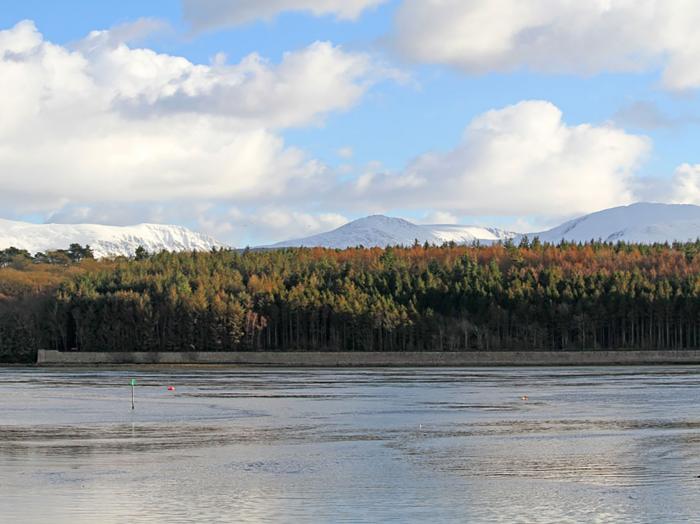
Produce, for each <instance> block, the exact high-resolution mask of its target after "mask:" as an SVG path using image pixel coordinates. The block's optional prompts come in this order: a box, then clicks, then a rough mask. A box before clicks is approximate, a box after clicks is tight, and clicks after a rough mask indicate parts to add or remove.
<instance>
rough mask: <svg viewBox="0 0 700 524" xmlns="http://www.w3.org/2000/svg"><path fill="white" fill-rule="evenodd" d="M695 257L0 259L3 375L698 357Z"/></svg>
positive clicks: (514, 251) (654, 249)
mask: <svg viewBox="0 0 700 524" xmlns="http://www.w3.org/2000/svg"><path fill="white" fill-rule="evenodd" d="M699 328H700V241H699V242H694V243H682V244H672V245H669V244H658V245H634V244H624V243H619V244H606V243H600V242H591V243H587V244H569V243H562V244H559V245H546V244H541V243H540V242H539V241H538V240H537V239H534V240H532V241H528V240H527V239H523V240H522V241H521V242H520V243H519V244H513V243H511V242H506V243H501V244H495V245H489V246H479V245H472V246H457V245H454V244H452V245H443V246H439V247H438V246H430V245H418V244H416V245H413V246H410V247H391V248H386V249H379V248H363V247H358V248H352V249H345V250H329V249H321V248H318V249H315V248H314V249H311V248H305V249H302V248H299V249H279V250H215V251H212V252H206V253H202V252H199V253H196V252H195V253H170V252H162V253H158V254H148V253H146V252H145V251H144V250H140V251H139V253H138V254H137V256H135V257H132V258H130V259H127V258H114V259H103V260H95V259H94V258H93V257H92V253H91V251H90V249H89V247H85V248H83V247H81V246H78V245H75V244H74V245H72V246H71V247H70V248H69V249H67V250H61V251H58V252H51V253H41V254H37V255H35V256H32V255H30V254H29V253H26V252H22V251H20V250H12V249H9V250H4V251H0V361H4V362H30V361H32V360H33V359H35V356H36V351H37V349H38V348H46V349H59V350H74V351H91V350H92V351H234V350H235V351H248V350H266V351H285V350H301V351H306V350H327V351H341V350H343V351H480V350H508V349H519V350H527V349H548V350H564V349H567V350H576V349H669V350H672V349H682V348H699V347H700V329H699Z"/></svg>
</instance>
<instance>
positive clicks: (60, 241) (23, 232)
mask: <svg viewBox="0 0 700 524" xmlns="http://www.w3.org/2000/svg"><path fill="white" fill-rule="evenodd" d="M74 243H75V244H80V245H83V246H84V245H86V244H87V245H89V246H90V247H91V248H92V250H93V253H94V254H95V256H96V257H98V258H101V257H107V256H117V255H124V256H130V255H133V254H134V251H136V248H137V247H139V246H143V247H144V248H145V249H146V250H147V251H149V252H151V253H156V252H159V251H163V250H168V251H209V250H211V249H212V248H214V247H218V248H221V247H225V246H224V245H223V244H221V243H219V242H217V241H216V240H214V239H213V238H211V237H208V236H206V235H203V234H201V233H196V232H194V231H191V230H189V229H187V228H185V227H181V226H169V225H158V224H139V225H137V226H124V227H121V226H102V225H96V224H31V223H28V222H16V221H13V220H2V219H0V249H5V248H8V247H16V248H18V249H26V250H27V251H29V252H30V253H32V254H34V253H37V252H39V251H42V252H45V251H49V250H53V249H67V248H68V246H70V244H74Z"/></svg>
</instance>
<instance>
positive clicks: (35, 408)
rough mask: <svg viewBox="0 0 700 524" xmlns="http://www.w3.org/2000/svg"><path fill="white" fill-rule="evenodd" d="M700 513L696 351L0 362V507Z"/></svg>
mask: <svg viewBox="0 0 700 524" xmlns="http://www.w3.org/2000/svg"><path fill="white" fill-rule="evenodd" d="M131 378H135V379H136V387H135V409H134V410H133V411H132V409H131V387H130V385H129V381H130V379H131ZM168 386H172V387H173V388H174V391H169V390H168ZM523 397H527V398H526V399H525V398H523ZM699 516H700V369H698V368H695V367H646V368H626V367H625V368H614V367H608V368H518V369H514V368H498V369H495V368H494V369H377V370H367V369H361V370H360V369H355V370H350V369H348V370H338V369H300V370H297V369H284V370H279V369H237V370H225V371H222V370H185V371H183V370H176V371H167V370H163V371H149V370H143V369H141V370H139V369H135V370H131V371H124V370H119V371H85V370H45V369H18V368H14V369H13V368H7V369H2V368H0V521H2V522H8V523H23V522H51V523H59V524H61V523H71V524H76V523H83V522H86V523H88V522H89V523H95V522H100V523H112V522H114V523H152V522H159V523H161V522H162V523H181V522H207V523H209V522H402V523H403V522H684V521H693V522H697V520H698V518H699Z"/></svg>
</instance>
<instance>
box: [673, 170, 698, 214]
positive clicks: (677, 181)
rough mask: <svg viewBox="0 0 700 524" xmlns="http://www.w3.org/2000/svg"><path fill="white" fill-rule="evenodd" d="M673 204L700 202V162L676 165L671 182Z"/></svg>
mask: <svg viewBox="0 0 700 524" xmlns="http://www.w3.org/2000/svg"><path fill="white" fill-rule="evenodd" d="M671 188H672V189H671V196H670V201H671V202H672V203H674V204H696V205H698V204H700V164H682V165H680V166H678V168H677V169H676V172H675V174H674V176H673V180H672V183H671Z"/></svg>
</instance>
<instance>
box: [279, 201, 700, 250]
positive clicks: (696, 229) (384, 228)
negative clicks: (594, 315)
mask: <svg viewBox="0 0 700 524" xmlns="http://www.w3.org/2000/svg"><path fill="white" fill-rule="evenodd" d="M523 236H524V235H523V234H518V233H513V232H511V231H506V230H503V229H497V228H490V227H481V226H462V225H452V224H448V225H419V224H413V223H412V222H409V221H407V220H403V219H401V218H391V217H386V216H382V215H373V216H369V217H365V218H360V219H358V220H354V221H352V222H349V223H348V224H345V225H344V226H341V227H339V228H337V229H334V230H333V231H328V232H327V233H320V234H317V235H313V236H310V237H306V238H299V239H295V240H287V241H284V242H278V243H277V244H273V245H272V246H268V247H296V246H305V247H314V246H318V247H328V248H341V249H342V248H346V247H352V246H358V245H362V246H365V247H375V246H377V247H386V246H391V245H410V244H413V242H414V241H415V240H418V242H420V243H423V242H426V241H427V242H428V243H431V244H438V245H439V244H442V243H443V242H449V241H454V242H457V243H458V244H463V243H467V244H468V243H471V242H474V241H479V242H480V243H482V244H486V243H490V242H496V241H499V240H506V239H508V238H512V239H513V240H515V241H516V242H517V241H519V239H520V238H522V237H523ZM527 236H528V237H529V238H531V239H532V238H534V237H535V236H537V237H539V239H540V240H541V241H542V242H550V243H554V244H556V243H559V242H561V241H562V240H568V241H572V242H587V241H590V240H602V241H605V242H618V241H624V242H636V243H642V244H651V243H654V242H673V241H674V240H678V241H688V240H696V239H697V238H699V237H700V206H694V205H687V204H653V203H638V204H631V205H629V206H621V207H614V208H610V209H606V210H603V211H598V212H596V213H591V214H589V215H585V216H582V217H579V218H576V219H574V220H570V221H568V222H565V223H563V224H561V225H559V226H557V227H554V228H552V229H549V230H546V231H540V232H534V233H527Z"/></svg>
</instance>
